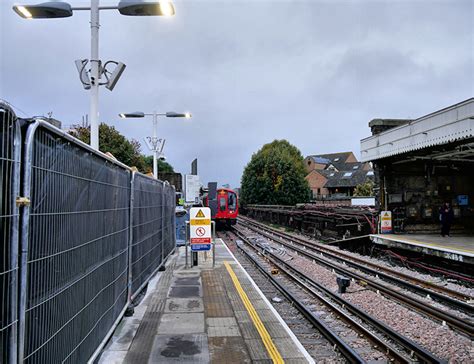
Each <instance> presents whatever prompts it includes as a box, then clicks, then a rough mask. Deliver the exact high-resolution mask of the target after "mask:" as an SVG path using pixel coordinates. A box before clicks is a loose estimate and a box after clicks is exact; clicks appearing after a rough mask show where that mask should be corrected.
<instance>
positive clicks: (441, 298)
mask: <svg viewBox="0 0 474 364" xmlns="http://www.w3.org/2000/svg"><path fill="white" fill-rule="evenodd" d="M241 221H242V222H244V224H245V226H246V228H249V229H251V230H252V231H254V232H256V233H258V234H261V235H262V236H265V237H266V238H268V239H270V240H272V241H274V242H275V243H277V244H280V245H283V246H285V247H287V248H289V249H291V250H293V251H295V252H297V254H300V255H302V256H305V257H306V258H308V259H310V260H312V261H314V262H317V263H318V264H321V265H323V266H325V267H327V268H329V269H333V270H334V271H336V272H338V273H339V274H342V275H344V276H347V277H350V278H352V279H354V280H356V281H358V282H361V283H362V284H364V285H367V286H369V287H370V288H372V289H374V290H377V291H379V292H381V293H383V294H384V295H386V296H387V297H390V298H392V299H395V300H397V301H399V302H400V303H402V304H404V305H407V306H409V307H412V308H414V309H416V310H417V311H419V312H421V313H423V314H424V315H428V316H430V317H432V318H433V319H435V320H437V321H439V322H442V323H446V324H448V325H450V327H452V328H454V329H456V330H459V331H461V332H463V333H464V334H467V335H468V336H469V337H471V338H472V337H473V336H474V327H473V325H472V323H470V322H467V320H465V319H463V318H459V317H457V316H455V315H452V314H449V313H447V312H445V311H443V310H441V309H439V308H437V307H434V306H432V305H428V304H427V303H426V302H423V301H421V300H418V299H416V298H414V297H412V296H409V295H406V294H403V293H402V292H399V291H396V290H394V289H390V287H387V286H386V285H383V284H381V283H379V282H377V278H380V279H384V280H385V281H387V282H389V283H392V284H396V285H398V286H401V287H403V288H405V289H407V290H409V291H412V292H416V293H418V294H421V295H424V296H426V295H429V296H430V297H431V298H433V299H436V300H437V301H438V302H440V303H443V304H445V305H447V306H449V307H453V308H456V309H457V310H459V311H462V312H465V313H467V314H470V315H472V314H474V309H473V307H472V306H471V305H469V304H468V303H466V302H462V301H459V300H457V299H454V298H452V297H449V296H446V295H444V294H441V293H440V291H439V290H436V291H434V290H433V291H431V290H429V289H428V288H425V287H420V286H418V285H417V284H414V283H411V282H408V281H405V280H402V279H401V278H400V275H399V274H398V273H399V272H396V271H394V270H390V269H388V268H385V267H380V266H378V265H375V264H373V263H370V262H369V263H370V265H372V266H371V267H369V266H368V265H366V264H367V263H368V262H366V261H364V260H362V259H358V261H357V260H356V259H354V257H353V256H351V255H348V254H344V253H343V252H336V251H334V250H332V249H330V248H327V247H324V246H321V244H317V243H311V242H309V241H307V240H306V239H302V238H300V237H295V236H293V235H291V234H287V233H283V232H281V231H278V230H276V229H273V228H269V227H267V226H266V225H263V224H261V223H258V222H255V221H253V220H250V219H246V218H245V219H242V220H241ZM336 262H337V263H342V264H343V265H346V266H348V267H353V268H357V269H358V270H360V271H362V272H364V273H366V275H361V274H359V273H357V272H354V271H353V270H350V269H348V268H347V267H344V266H341V264H337V263H336ZM378 268H384V269H383V271H382V269H380V271H379V270H378ZM367 274H370V275H372V276H373V277H370V276H368V275H367ZM391 274H393V276H392V275H391ZM436 287H438V288H441V287H439V286H436ZM449 292H450V293H451V294H452V293H453V292H455V291H451V290H449Z"/></svg>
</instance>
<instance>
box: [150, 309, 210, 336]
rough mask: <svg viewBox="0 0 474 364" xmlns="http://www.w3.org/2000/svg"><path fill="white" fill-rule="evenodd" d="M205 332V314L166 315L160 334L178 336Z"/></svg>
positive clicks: (162, 321) (159, 327)
mask: <svg viewBox="0 0 474 364" xmlns="http://www.w3.org/2000/svg"><path fill="white" fill-rule="evenodd" d="M203 332H205V325H204V314H203V313H164V314H163V315H162V316H161V320H160V324H159V326H158V334H166V335H178V334H194V333H203Z"/></svg>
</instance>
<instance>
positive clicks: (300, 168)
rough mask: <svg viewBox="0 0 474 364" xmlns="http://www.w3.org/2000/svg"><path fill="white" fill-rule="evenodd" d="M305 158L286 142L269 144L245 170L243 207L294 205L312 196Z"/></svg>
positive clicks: (242, 196) (280, 141) (276, 141)
mask: <svg viewBox="0 0 474 364" xmlns="http://www.w3.org/2000/svg"><path fill="white" fill-rule="evenodd" d="M305 176H306V170H305V167H304V163H303V156H302V155H301V152H300V151H299V150H298V148H296V147H295V146H293V145H291V144H290V143H289V142H288V141H286V140H274V141H273V142H271V143H268V144H265V145H264V146H263V147H262V148H261V149H260V150H259V151H258V152H257V153H255V154H253V155H252V159H251V160H250V162H249V163H248V164H247V166H246V167H245V169H244V173H243V175H242V181H241V188H242V191H241V202H242V204H269V205H294V204H296V203H303V202H307V201H308V200H309V198H310V195H311V190H310V188H309V186H308V182H307V181H306V180H305Z"/></svg>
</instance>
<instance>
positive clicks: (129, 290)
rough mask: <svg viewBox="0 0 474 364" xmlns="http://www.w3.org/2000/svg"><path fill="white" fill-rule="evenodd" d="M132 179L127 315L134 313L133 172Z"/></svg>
mask: <svg viewBox="0 0 474 364" xmlns="http://www.w3.org/2000/svg"><path fill="white" fill-rule="evenodd" d="M131 177H132V178H131V179H130V216H129V219H130V222H129V229H130V231H129V235H128V236H129V239H128V305H129V307H128V308H127V311H128V312H127V314H131V313H133V307H132V279H133V277H132V244H133V209H134V207H135V171H132V172H131Z"/></svg>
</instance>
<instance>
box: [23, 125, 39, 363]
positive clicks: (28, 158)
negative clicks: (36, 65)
mask: <svg viewBox="0 0 474 364" xmlns="http://www.w3.org/2000/svg"><path fill="white" fill-rule="evenodd" d="M38 126H39V123H38V122H36V123H34V124H33V125H31V126H29V127H28V130H27V132H26V139H25V143H24V147H25V153H24V156H25V158H24V163H23V171H22V172H23V191H22V192H23V193H22V194H23V197H28V198H29V197H30V195H31V172H32V165H31V164H32V159H33V144H34V143H33V141H34V136H35V133H36V130H37V129H38ZM29 222H30V208H29V207H28V206H24V207H23V208H22V209H21V240H20V282H19V284H20V285H19V294H20V301H19V307H18V362H19V363H23V361H24V356H25V334H26V332H25V329H26V328H25V325H26V323H25V319H26V295H27V285H28V282H27V279H28V243H29V229H28V226H29Z"/></svg>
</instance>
